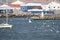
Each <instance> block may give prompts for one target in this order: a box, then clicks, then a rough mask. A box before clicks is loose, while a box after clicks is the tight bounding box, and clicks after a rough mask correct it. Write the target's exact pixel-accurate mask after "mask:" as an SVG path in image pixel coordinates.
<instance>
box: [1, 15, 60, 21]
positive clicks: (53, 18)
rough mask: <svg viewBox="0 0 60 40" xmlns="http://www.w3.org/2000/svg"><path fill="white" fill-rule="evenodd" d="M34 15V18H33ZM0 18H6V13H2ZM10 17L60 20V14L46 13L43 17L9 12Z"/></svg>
mask: <svg viewBox="0 0 60 40" xmlns="http://www.w3.org/2000/svg"><path fill="white" fill-rule="evenodd" d="M32 17H33V18H32ZM0 18H6V15H5V14H4V15H3V14H2V15H0ZM8 18H31V19H33V20H60V14H51V15H44V16H43V17H42V16H41V15H40V14H38V15H32V14H29V15H15V14H8Z"/></svg>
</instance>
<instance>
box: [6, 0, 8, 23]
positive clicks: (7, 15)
mask: <svg viewBox="0 0 60 40" xmlns="http://www.w3.org/2000/svg"><path fill="white" fill-rule="evenodd" d="M7 2H8V0H6V4H8V3H7ZM7 10H8V9H7V8H6V23H8V12H7Z"/></svg>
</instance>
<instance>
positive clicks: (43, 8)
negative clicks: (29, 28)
mask: <svg viewBox="0 0 60 40" xmlns="http://www.w3.org/2000/svg"><path fill="white" fill-rule="evenodd" d="M56 5H57V6H56ZM58 10H60V4H59V3H57V2H50V3H48V4H41V3H27V4H25V5H21V11H23V12H31V13H42V12H43V13H44V14H54V13H55V12H54V11H58Z"/></svg>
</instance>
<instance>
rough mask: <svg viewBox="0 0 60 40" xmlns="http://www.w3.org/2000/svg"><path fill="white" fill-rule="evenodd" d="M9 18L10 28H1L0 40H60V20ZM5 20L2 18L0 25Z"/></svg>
mask: <svg viewBox="0 0 60 40" xmlns="http://www.w3.org/2000/svg"><path fill="white" fill-rule="evenodd" d="M31 21H32V22H31V23H29V19H28V18H9V23H10V24H12V25H13V27H12V28H11V29H10V28H0V40H60V20H31ZM2 22H5V18H0V23H2Z"/></svg>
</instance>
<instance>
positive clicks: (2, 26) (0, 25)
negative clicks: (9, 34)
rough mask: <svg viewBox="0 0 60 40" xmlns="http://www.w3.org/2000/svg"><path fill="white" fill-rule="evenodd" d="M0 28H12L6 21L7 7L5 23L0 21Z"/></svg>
mask: <svg viewBox="0 0 60 40" xmlns="http://www.w3.org/2000/svg"><path fill="white" fill-rule="evenodd" d="M0 28H12V25H11V24H9V23H8V14H7V9H6V23H1V24H0Z"/></svg>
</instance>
